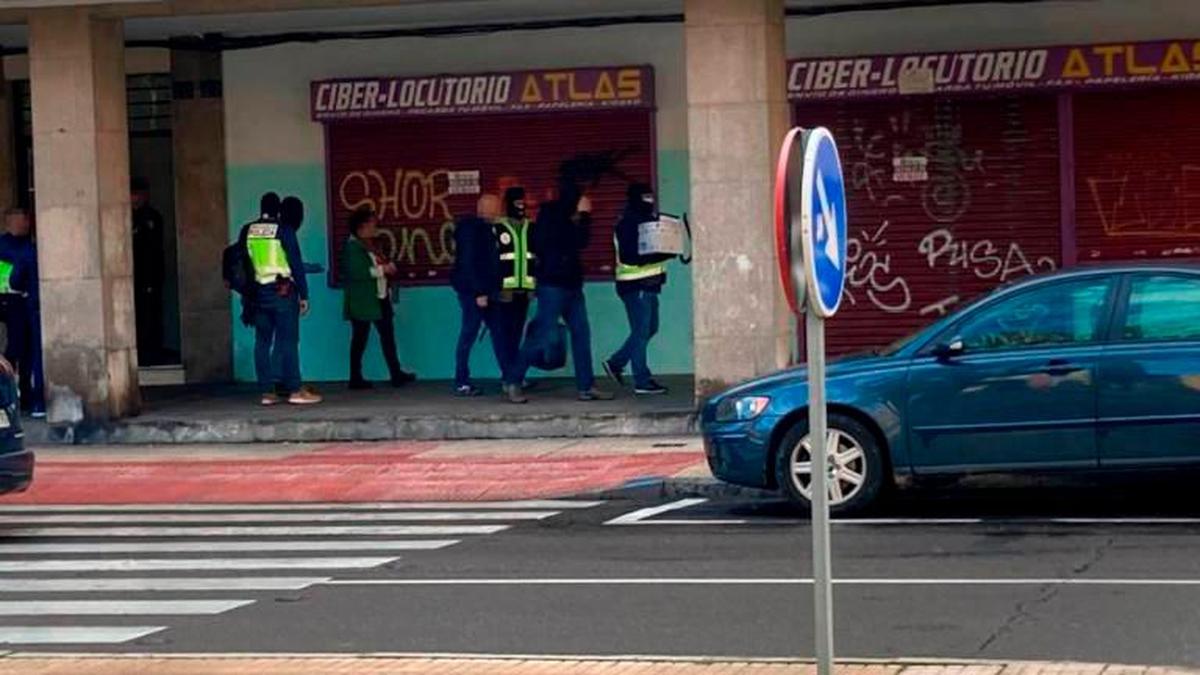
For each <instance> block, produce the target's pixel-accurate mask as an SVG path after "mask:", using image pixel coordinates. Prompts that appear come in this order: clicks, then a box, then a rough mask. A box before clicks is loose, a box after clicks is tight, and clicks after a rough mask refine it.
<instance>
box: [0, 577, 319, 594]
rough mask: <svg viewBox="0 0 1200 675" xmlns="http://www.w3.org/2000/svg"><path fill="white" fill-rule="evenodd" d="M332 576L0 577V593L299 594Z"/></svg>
mask: <svg viewBox="0 0 1200 675" xmlns="http://www.w3.org/2000/svg"><path fill="white" fill-rule="evenodd" d="M325 581H329V577H208V578H202V577H150V578H145V579H131V578H129V577H122V578H119V579H81V578H72V579H25V578H22V579H14V578H12V577H0V593H87V592H98V593H99V592H105V591H129V592H139V591H299V590H302V589H305V588H308V587H309V586H312V585H315V584H319V583H322V582H325Z"/></svg>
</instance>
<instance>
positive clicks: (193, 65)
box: [171, 51, 233, 382]
mask: <svg viewBox="0 0 1200 675" xmlns="http://www.w3.org/2000/svg"><path fill="white" fill-rule="evenodd" d="M171 75H172V78H173V79H174V82H175V86H174V92H175V97H174V120H173V122H172V132H171V133H172V139H173V142H174V146H175V152H174V156H175V223H176V226H177V228H178V236H179V251H180V255H179V331H180V336H181V341H182V348H183V368H184V373H185V376H186V378H187V381H188V382H223V381H228V380H232V379H233V360H232V359H233V357H232V351H233V344H232V335H231V332H230V311H229V306H230V305H229V292H228V291H227V290H225V286H224V284H223V283H222V281H221V275H220V273H219V270H220V269H221V253H222V251H223V250H224V249H225V246H226V244H227V240H228V239H229V234H228V233H229V225H228V221H229V217H228V212H227V208H226V191H225V114H224V100H223V99H222V97H221V54H220V53H208V52H186V51H174V52H172V53H171Z"/></svg>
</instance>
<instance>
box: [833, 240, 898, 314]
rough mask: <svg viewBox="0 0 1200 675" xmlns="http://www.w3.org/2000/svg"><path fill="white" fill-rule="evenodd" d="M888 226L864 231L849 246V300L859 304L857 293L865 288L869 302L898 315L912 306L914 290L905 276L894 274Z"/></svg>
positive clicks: (884, 310) (847, 294)
mask: <svg viewBox="0 0 1200 675" xmlns="http://www.w3.org/2000/svg"><path fill="white" fill-rule="evenodd" d="M887 228H888V223H887V221H884V222H883V224H882V225H880V226H879V227H878V228H877V229H875V230H874V231H871V230H864V231H863V232H862V234H861V235H860V236H857V237H851V238H850V240H849V241H848V242H847V243H846V260H847V265H848V266H847V270H846V284H847V286H848V287H849V288H847V289H846V299H847V300H849V301H850V303H851V304H857V299H856V297H855V295H854V291H852V290H850V289H855V290H859V289H866V291H865V293H866V296H867V299H868V300H870V301H871V304H872V305H874V306H875V307H876V308H878V309H879V310H880V311H883V312H887V313H889V314H899V313H901V312H904V311H907V310H908V308H909V306H910V305H912V291H910V290H909V288H908V282H907V281H905V279H904V277H902V276H899V275H896V274H893V273H892V254H890V253H887V252H886V247H887V239H885V238H884V235H885V234H886V233H887Z"/></svg>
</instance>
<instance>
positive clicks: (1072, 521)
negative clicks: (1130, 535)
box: [833, 518, 1200, 526]
mask: <svg viewBox="0 0 1200 675" xmlns="http://www.w3.org/2000/svg"><path fill="white" fill-rule="evenodd" d="M833 522H834V524H836V525H844V526H850V525H872V526H881V525H1200V518H862V519H857V520H835V521H833Z"/></svg>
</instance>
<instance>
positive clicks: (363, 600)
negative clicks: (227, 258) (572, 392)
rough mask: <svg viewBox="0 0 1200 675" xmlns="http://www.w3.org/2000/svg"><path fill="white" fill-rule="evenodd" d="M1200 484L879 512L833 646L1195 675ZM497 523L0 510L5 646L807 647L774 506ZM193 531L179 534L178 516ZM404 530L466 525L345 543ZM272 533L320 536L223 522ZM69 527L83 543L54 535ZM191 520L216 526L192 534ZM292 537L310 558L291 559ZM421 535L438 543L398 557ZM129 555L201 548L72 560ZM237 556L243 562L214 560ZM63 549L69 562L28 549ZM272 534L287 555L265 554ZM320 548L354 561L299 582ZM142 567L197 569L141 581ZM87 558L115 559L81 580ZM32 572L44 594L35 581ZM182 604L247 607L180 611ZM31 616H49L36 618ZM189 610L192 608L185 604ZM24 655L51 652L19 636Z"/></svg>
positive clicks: (642, 503)
mask: <svg viewBox="0 0 1200 675" xmlns="http://www.w3.org/2000/svg"><path fill="white" fill-rule="evenodd" d="M1194 485H1195V478H1194V477H1189V476H1174V477H1171V478H1169V479H1161V478H1160V479H1154V480H1139V481H1135V482H1132V483H1131V482H1130V481H1127V480H1124V479H1121V480H1109V481H1105V482H1103V483H1099V484H1075V483H1060V484H1049V485H1037V486H1028V485H1027V486H1023V487H1019V488H1013V487H1011V486H1007V485H1005V486H1002V487H987V486H986V485H985V486H984V487H983V488H980V489H971V490H963V489H951V490H947V491H937V492H921V493H917V494H915V495H910V496H908V497H906V498H904V499H902V500H901V501H899V502H897V503H895V504H893V506H892V508H891V509H890V510H889V511H888V512H887V513H884V514H880V515H879V516H877V517H876V518H875V519H872V520H866V521H863V520H859V521H851V522H843V523H837V524H835V526H834V546H835V550H834V570H835V575H836V577H837V578H838V579H839V584H838V586H837V589H836V592H835V600H836V609H835V611H836V624H837V647H838V654H839V656H844V657H946V658H950V657H953V658H986V659H991V658H996V659H1069V660H1077V661H1098V662H1121V663H1144V664H1169V665H1191V666H1196V665H1200V609H1198V608H1200V539H1198V537H1197V534H1200V499H1197V498H1196V496H1195V495H1196V490H1195V489H1194V487H1193V486H1194ZM973 487H974V488H979V486H978V485H976V486H973ZM491 508H492V509H493V510H494V511H495V512H497V513H496V515H493V516H491V517H490V518H488V517H487V516H484V518H485V519H476V520H464V519H462V516H463V514H464V513H478V512H480V511H484V512H485V513H486V512H487V511H488V509H486V508H484V509H481V508H479V507H478V506H471V505H459V506H456V507H449V508H439V507H437V506H436V505H430V506H429V507H428V508H424V509H414V508H408V509H405V510H390V509H386V508H385V509H370V510H365V511H361V512H349V513H348V512H346V511H344V509H343V508H342V507H337V508H330V509H327V510H309V511H278V512H276V511H261V510H248V511H244V512H238V511H236V510H233V511H226V512H208V513H205V512H198V513H196V512H184V513H182V514H181V513H179V512H165V513H154V514H148V513H143V512H140V511H132V512H128V511H127V512H116V513H105V512H97V511H95V510H89V511H87V512H86V513H85V512H68V513H48V512H46V511H44V510H35V511H29V512H15V513H14V512H13V511H10V510H8V509H0V517H2V518H7V519H9V520H8V521H4V520H0V533H2V534H0V635H4V634H5V633H4V632H5V630H9V631H22V630H27V629H25V628H19V627H30V626H35V627H43V628H44V627H54V626H57V627H66V626H70V627H75V628H79V627H83V629H84V630H86V629H87V628H88V627H93V628H95V627H97V626H105V627H108V628H109V629H113V628H116V629H119V628H121V627H138V628H139V629H141V628H145V629H149V628H155V629H156V630H153V631H149V632H146V633H144V634H141V636H140V637H139V636H137V635H136V634H135V633H136V631H133V630H131V631H130V632H129V634H127V635H124V636H122V637H125V638H126V639H124V640H108V641H103V640H98V641H97V642H98V643H97V644H91V645H81V644H71V643H66V644H54V646H53V649H54V650H55V651H70V650H80V651H96V650H103V651H126V652H146V651H167V652H218V651H219V652H420V653H427V652H438V653H447V652H452V653H464V652H469V653H504V654H528V655H550V654H570V655H584V654H606V655H629V654H637V655H714V656H716V655H720V656H797V655H799V656H807V655H810V654H811V643H812V635H811V619H810V616H811V604H810V603H811V598H812V594H811V586H810V585H809V583H808V581H807V578H808V576H809V572H810V568H811V567H810V562H809V555H810V553H809V549H808V546H809V543H810V542H809V530H808V527H807V525H806V523H805V522H804V521H803V520H802V519H800V518H797V516H796V514H794V513H793V512H791V511H790V510H789V509H788V508H786V507H784V506H782V505H780V504H776V503H770V502H759V503H745V502H736V501H705V502H681V501H679V500H674V499H648V498H637V497H636V496H634V497H630V498H621V499H613V500H606V501H603V502H602V503H596V504H574V505H563V504H559V505H540V506H539V505H536V504H527V505H519V506H515V507H511V508H508V507H505V506H504V505H493V506H492V507H491ZM647 509H649V510H647ZM356 513H357V515H356ZM362 513H371V514H373V515H372V516H371V518H374V520H370V521H366V520H365V519H364V518H363V517H362V516H361V514H362ZM431 513H432V514H449V515H430V514H431ZM398 514H406V515H398ZM414 514H416V515H414ZM521 514H524V515H521ZM83 516H89V517H91V518H92V520H86V519H83V520H81V517H83ZM110 516H120V518H121V519H119V520H118V521H117V522H113V521H112V519H111V518H108V517H110ZM180 516H182V517H183V518H185V522H170V519H171V518H176V519H178V518H179V517H180ZM13 518H15V519H16V520H15V521H14V520H12V519H13ZM96 518H99V520H96ZM106 518H108V519H107V520H106ZM475 518H479V516H475ZM46 519H50V520H46ZM424 519H428V520H424ZM614 519H618V522H617V524H606V523H611V521H613V520H614ZM280 521H282V522H280ZM621 523H625V524H621ZM410 525H421V526H426V525H428V526H430V527H434V528H437V527H449V528H456V527H462V526H466V527H467V528H469V529H466V530H457V531H456V530H453V529H451V530H445V531H442V530H429V531H428V532H422V533H419V534H418V533H417V532H419V531H408V530H395V531H390V532H389V533H386V534H385V533H383V532H382V531H374V530H371V531H356V532H342V531H340V530H334V529H330V528H334V527H342V526H350V527H406V526H410ZM264 526H269V527H275V528H280V527H283V528H305V529H302V530H301V529H297V530H291V531H286V532H285V531H230V530H218V531H213V530H211V528H213V527H224V528H228V527H252V528H253V527H264ZM64 527H65V528H71V529H70V530H61V529H48V530H47V529H37V528H64ZM114 527H120V528H125V531H123V532H122V531H114V530H111V529H109V528H114ZM131 527H133V528H138V529H135V530H128V528H131ZM93 528H94V529H93ZM156 528H157V529H156ZM162 528H173V529H174V530H175V532H172V530H171V529H162ZM181 528H205V530H204V533H203V534H202V533H201V531H200V530H184V531H182V534H187V535H190V536H183V537H181V536H179V535H180V532H178V531H179V530H181ZM471 528H473V529H471ZM351 540H353V541H357V542H366V543H361V544H354V545H352V546H351V545H349V544H347V543H346V542H347V541H351ZM297 541H301V542H312V543H310V544H308V546H310V547H313V548H314V550H309V551H282V549H284V548H286V547H287V546H296V544H295V543H294V542H297ZM412 541H423V542H433V543H428V544H426V545H421V546H423V547H422V548H396V547H398V546H409V544H407V543H405V544H400V543H399V542H412ZM114 542H115V543H117V544H120V545H122V546H126V547H127V548H128V545H139V544H158V545H166V546H174V545H177V544H179V543H191V544H194V545H195V546H193V548H201V547H202V548H204V549H207V550H200V551H195V550H193V551H190V552H188V551H182V550H176V551H168V552H161V551H160V552H158V553H150V552H147V551H140V552H126V553H118V552H115V551H108V552H105V553H101V552H98V551H97V550H91V551H81V550H78V549H79V546H80V545H83V546H84V547H86V546H87V545H89V544H104V545H109V544H113V543H114ZM231 542H235V543H236V542H242V544H241V547H242V548H243V549H246V550H237V551H231V550H222V549H221V547H223V546H228V544H230V543H231ZM283 542H293V543H291V544H287V543H283ZM451 542H454V543H451ZM64 543H65V544H67V545H70V546H74V547H76V550H75V552H71V551H66V550H60V549H54V548H47V549H44V550H30V549H28V548H25V549H14V548H13V547H15V546H21V545H28V544H47V545H50V546H55V545H63V544H64ZM270 543H276V544H278V546H276V547H275V548H276V549H280V550H269V551H263V550H254V549H255V547H261V546H263V545H264V544H270ZM372 546H379V547H380V548H381V549H383V548H384V547H388V546H391V547H392V548H390V549H387V550H372V549H371V548H370V547H372ZM351 549H353V550H351ZM322 556H325V557H335V556H336V557H338V559H339V560H341V561H343V562H334V563H330V564H329V565H328V566H327V567H326V568H324V569H316V570H314V569H310V568H306V567H305V565H309V564H320V561H319V560H318V562H316V563H313V562H311V560H313V559H314V558H319V557H322ZM147 557H152V558H154V559H156V560H163V559H166V560H183V561H185V562H183V563H178V564H177V565H176V564H172V563H165V564H164V563H151V564H150V567H145V564H146V563H145V559H146V558H147ZM281 558H291V559H293V560H296V561H297V562H294V563H291V565H292V566H293V567H289V568H288V569H285V570H281V569H279V568H280V566H283V567H288V565H289V564H288V563H279V562H278V561H279V560H280V559H281ZM243 559H252V560H254V559H257V560H260V561H263V560H265V561H266V562H260V563H253V564H252V565H250V567H251V569H249V570H248V569H246V567H247V566H246V565H239V563H238V562H237V561H239V560H243ZM71 560H84V561H95V560H109V561H110V563H107V564H106V563H95V562H84V563H81V564H78V565H71V564H70V563H66V565H65V567H64V564H63V561H71ZM112 560H119V561H122V560H123V561H124V562H111V561H112ZM231 560H232V561H233V562H232V563H231V562H229V561H231ZM22 561H25V562H27V563H28V565H29V566H30V567H29V569H22V567H21V565H20V564H17V563H20V562H22ZM47 561H49V562H47ZM214 561H215V562H214ZM272 561H273V562H272ZM47 565H48V566H47ZM164 565H165V568H164ZM110 567H111V569H109V568H110ZM174 567H178V569H174ZM131 576H133V577H136V579H141V580H143V581H136V579H135V581H134V582H129V583H132V584H133V585H132V586H131V587H132V588H137V589H139V590H134V591H129V590H125V591H118V590H112V589H110V590H107V591H104V590H94V589H93V590H89V591H79V590H78V589H75V590H58V591H54V590H52V588H53V586H54V584H55V583H59V582H58V581H56V580H62V583H65V584H66V585H67V586H71V585H72V580H73V581H74V582H79V581H80V580H82V579H88V580H113V579H116V580H121V579H125V578H127V577H131ZM201 577H202V578H206V579H211V580H214V581H210V582H206V583H209V584H211V585H212V586H213V589H212V590H202V589H195V588H190V589H187V590H171V589H170V586H171V585H172V584H174V583H183V582H176V581H168V582H165V583H163V584H160V585H163V586H164V587H166V589H165V590H151V589H150V585H146V583H147V582H145V581H144V580H147V579H149V580H155V579H159V580H163V579H167V580H177V579H185V580H186V579H195V578H201ZM280 577H287V578H293V579H294V582H293V583H291V584H290V585H289V584H286V583H280V584H278V585H279V586H286V587H283V588H274V589H272V588H253V586H254V580H255V579H259V580H262V579H265V578H271V579H277V578H280ZM35 579H36V580H37V585H36V586H35V585H33V584H31V585H29V586H28V587H22V584H23V583H26V582H29V581H31V580H35ZM48 580H49V581H48ZM226 582H227V583H226ZM88 583H91V582H88ZM47 584H49V585H47ZM139 584H141V585H139ZM151 585H152V584H151ZM239 585H241V586H243V587H244V588H241V589H238V588H237V587H238V586H239ZM267 585H270V584H267ZM184 599H186V600H188V601H189V602H194V601H196V600H210V601H214V600H220V601H229V600H230V599H234V600H240V601H244V602H245V604H240V605H237V606H230V607H225V608H222V607H219V606H216V605H214V606H211V607H205V606H203V605H199V606H195V605H193V606H188V605H180V604H174V605H172V604H169V603H172V602H176V601H179V600H184ZM48 600H49V601H60V602H68V603H70V602H76V601H79V600H86V601H99V602H105V601H112V600H120V601H138V600H148V601H151V602H165V603H168V604H166V605H163V606H162V607H160V608H159V610H160V611H162V612H163V613H164V615H162V616H155V617H147V616H142V615H139V612H140V611H142V610H145V609H146V607H142V606H132V607H125V608H123V611H122V613H121V614H120V615H116V616H114V615H110V614H107V613H106V612H109V611H115V610H112V609H106V608H103V606H100V608H97V607H92V608H90V609H89V610H88V611H96V612H100V613H99V614H96V615H95V616H80V615H79V613H78V611H79V607H82V606H75V605H59V606H57V607H55V606H48V607H47V606H45V605H10V604H9V603H11V602H17V603H20V602H32V603H42V602H44V601H48ZM30 607H34V608H35V609H38V610H40V611H43V613H42V615H39V616H36V617H31V616H29V615H27V614H25V613H26V612H31V611H33V610H32V609H30ZM147 607H148V606H147ZM180 608H186V609H188V610H189V612H191V613H190V614H187V615H185V614H179V613H176V612H175V610H178V609H180ZM60 611H61V612H68V611H71V612H74V613H64V614H61V615H60V614H55V612H60ZM10 634H12V635H22V634H24V635H28V634H30V633H20V632H14V633H10ZM92 637H93V638H94V637H95V635H93V636H92ZM11 648H19V649H38V648H45V645H44V644H43V645H29V644H24V643H19V641H18V644H15V645H12V646H11Z"/></svg>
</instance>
